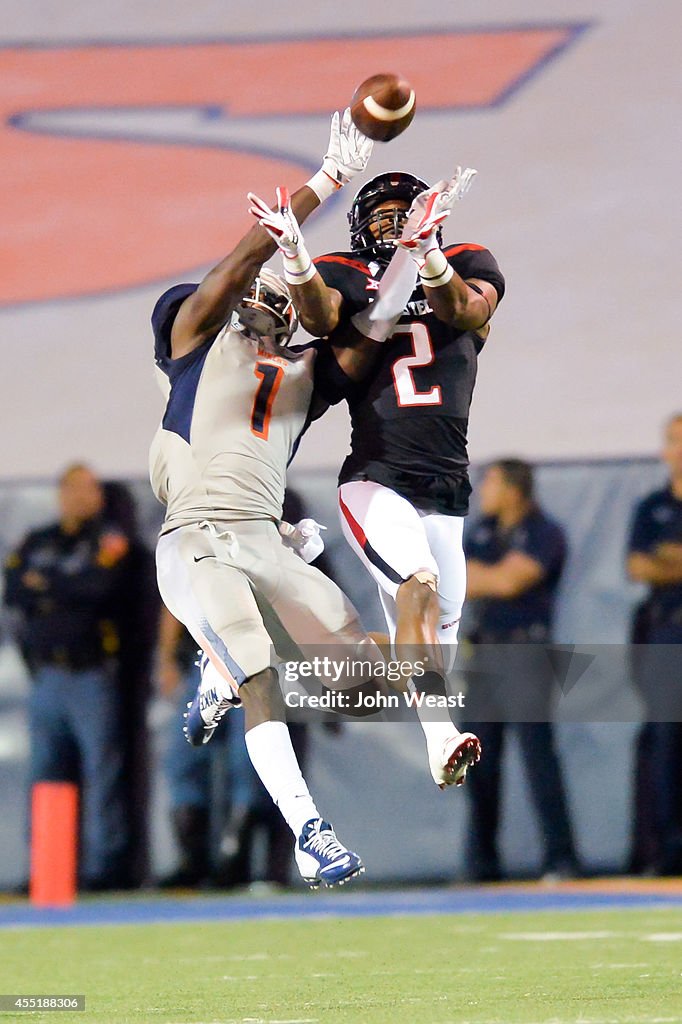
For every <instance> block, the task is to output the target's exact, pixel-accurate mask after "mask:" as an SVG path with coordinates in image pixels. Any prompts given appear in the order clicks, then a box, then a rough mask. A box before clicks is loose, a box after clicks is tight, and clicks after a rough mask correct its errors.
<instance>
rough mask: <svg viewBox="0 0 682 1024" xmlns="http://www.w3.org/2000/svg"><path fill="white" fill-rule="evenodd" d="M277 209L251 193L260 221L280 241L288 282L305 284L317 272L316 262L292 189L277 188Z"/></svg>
mask: <svg viewBox="0 0 682 1024" xmlns="http://www.w3.org/2000/svg"><path fill="white" fill-rule="evenodd" d="M275 192H276V195H277V209H276V210H271V209H270V207H269V206H268V204H267V203H266V202H265V201H264V200H263V199H260V198H259V197H258V196H257V195H256V194H255V193H254V192H248V193H247V196H248V199H249V202H250V203H251V206H250V207H249V213H251V214H253V216H254V217H255V218H256V220H257V221H258V223H259V224H260V225H261V227H262V228H264V229H265V230H266V231H267V233H268V234H269V235H270V238H273V239H274V240H275V242H276V243H277V245H278V247H279V250H280V252H281V253H282V257H283V259H284V279H285V280H286V281H287V283H288V284H305V282H306V281H309V280H310V279H311V277H314V276H315V274H316V273H317V271H316V269H315V267H314V266H313V261H312V260H311V258H310V254H309V253H308V250H307V249H306V247H305V243H304V241H303V234H302V233H301V229H300V227H299V226H298V221H297V220H296V217H295V216H294V211H293V210H292V209H291V207H290V206H289V190H288V189H286V188H284V186H280V187H278V188H277V189H275Z"/></svg>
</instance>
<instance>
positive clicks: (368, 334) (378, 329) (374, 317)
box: [351, 249, 417, 341]
mask: <svg viewBox="0 0 682 1024" xmlns="http://www.w3.org/2000/svg"><path fill="white" fill-rule="evenodd" d="M416 284H417V267H416V264H415V262H414V260H413V259H412V257H411V256H410V254H409V253H408V252H407V250H406V249H396V252H395V255H394V256H393V257H392V259H391V262H390V263H389V265H388V266H387V268H386V271H385V273H384V276H383V277H382V278H381V281H380V282H379V287H378V289H377V293H376V298H375V299H374V302H371V303H370V304H369V306H367V307H366V309H362V310H360V312H359V313H356V314H355V315H354V316H352V317H351V322H352V324H353V326H354V327H355V329H356V330H357V331H359V332H360V334H362V335H363V336H364V337H365V338H371V339H372V340H373V341H385V340H386V338H387V337H388V336H389V335H390V334H392V333H393V328H394V327H395V325H396V323H397V321H398V319H399V318H400V316H401V314H402V312H403V310H404V309H405V306H406V305H407V303H408V302H409V300H410V295H411V294H412V292H413V291H414V289H415V286H416Z"/></svg>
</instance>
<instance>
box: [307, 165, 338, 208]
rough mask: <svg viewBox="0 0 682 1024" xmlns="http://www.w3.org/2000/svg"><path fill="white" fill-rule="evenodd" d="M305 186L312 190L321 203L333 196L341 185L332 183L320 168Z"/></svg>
mask: <svg viewBox="0 0 682 1024" xmlns="http://www.w3.org/2000/svg"><path fill="white" fill-rule="evenodd" d="M306 185H307V186H308V188H311V189H312V190H313V192H314V193H315V195H316V196H317V198H318V199H319V200H320V202H321V203H323V202H324V201H325V199H329V197H330V196H333V195H334V193H335V192H338V190H339V189H340V188H341V183H340V182H336V181H334V179H333V178H331V177H330V176H329V175H328V174H327V172H326V171H323V170H322V168H320V170H319V171H317V173H315V174H313V176H312V178H310V179H309V180H308V181H306Z"/></svg>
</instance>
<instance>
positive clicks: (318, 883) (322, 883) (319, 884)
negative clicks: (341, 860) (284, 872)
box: [303, 864, 365, 889]
mask: <svg viewBox="0 0 682 1024" xmlns="http://www.w3.org/2000/svg"><path fill="white" fill-rule="evenodd" d="M364 873H365V866H364V864H361V865H360V867H358V868H354V870H353V871H350V872H349V873H348V874H347V875H345V876H344V877H343V878H337V879H336V881H334V882H327V881H326V879H324V878H304V879H303V881H304V882H305V883H306V885H307V886H308V888H309V889H321V888H324V889H333V888H335V886H337V885H345V884H346V882H350V881H352V879H353V878H357V877H358V876H359V875H364Z"/></svg>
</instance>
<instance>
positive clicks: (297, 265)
mask: <svg viewBox="0 0 682 1024" xmlns="http://www.w3.org/2000/svg"><path fill="white" fill-rule="evenodd" d="M282 255H283V256H284V280H285V281H286V283H287V284H305V283H306V281H311V280H312V278H313V277H315V274H316V273H317V267H316V266H315V264H314V263H313V261H312V260H311V258H310V256H309V255H308V253H307V252H306V251H305V249H303V250H302V251H301V252H300V253H299V254H298V255H297V256H287V254H286V253H282Z"/></svg>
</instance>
